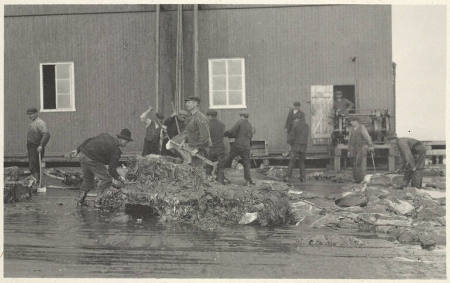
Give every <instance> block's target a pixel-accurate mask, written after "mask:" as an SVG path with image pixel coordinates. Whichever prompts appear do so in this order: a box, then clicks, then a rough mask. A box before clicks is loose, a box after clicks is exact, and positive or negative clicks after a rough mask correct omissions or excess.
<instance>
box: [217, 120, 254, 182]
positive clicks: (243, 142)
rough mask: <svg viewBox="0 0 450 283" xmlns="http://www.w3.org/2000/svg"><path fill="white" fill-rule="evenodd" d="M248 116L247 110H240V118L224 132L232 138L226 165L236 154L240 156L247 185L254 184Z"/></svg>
mask: <svg viewBox="0 0 450 283" xmlns="http://www.w3.org/2000/svg"><path fill="white" fill-rule="evenodd" d="M248 116H249V115H248V112H247V111H243V112H241V113H240V117H241V119H240V120H239V121H237V122H236V124H235V125H234V126H233V128H231V129H230V130H228V131H226V132H225V133H224V135H225V136H226V137H229V138H234V143H233V145H232V146H231V150H230V156H229V157H228V159H227V162H226V165H227V167H230V166H231V163H232V161H233V159H234V158H235V157H236V156H240V157H241V161H242V165H243V166H244V179H245V182H246V185H247V186H248V185H254V184H255V183H254V182H253V180H252V177H251V176H250V148H251V141H252V137H253V134H254V128H253V127H252V125H251V124H250V122H249V121H248Z"/></svg>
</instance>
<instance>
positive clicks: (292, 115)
mask: <svg viewBox="0 0 450 283" xmlns="http://www.w3.org/2000/svg"><path fill="white" fill-rule="evenodd" d="M294 110H295V109H291V110H289V113H288V116H287V118H286V123H285V124H284V128H285V129H286V130H287V131H288V132H289V131H290V130H291V127H292V123H293V122H294V120H295V119H296V118H298V119H300V120H305V113H303V112H302V111H301V110H298V111H297V112H295V113H294Z"/></svg>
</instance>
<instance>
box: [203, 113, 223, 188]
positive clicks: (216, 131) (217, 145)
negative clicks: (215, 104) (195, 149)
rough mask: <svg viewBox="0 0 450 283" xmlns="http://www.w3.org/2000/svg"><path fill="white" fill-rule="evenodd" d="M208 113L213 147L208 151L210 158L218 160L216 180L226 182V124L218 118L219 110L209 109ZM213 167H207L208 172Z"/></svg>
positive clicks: (209, 172)
mask: <svg viewBox="0 0 450 283" xmlns="http://www.w3.org/2000/svg"><path fill="white" fill-rule="evenodd" d="M206 115H207V116H208V118H209V133H210V135H211V143H212V145H211V147H210V148H209V152H208V159H209V160H211V161H218V162H217V169H216V170H217V172H216V174H217V177H216V181H217V182H219V183H221V184H224V182H225V176H224V172H223V168H224V166H225V164H224V163H225V144H224V143H223V137H224V133H225V124H224V123H222V122H220V121H219V120H217V111H216V110H209V111H208V112H207V113H206ZM211 172H212V167H211V166H207V167H206V173H207V174H208V175H210V174H211Z"/></svg>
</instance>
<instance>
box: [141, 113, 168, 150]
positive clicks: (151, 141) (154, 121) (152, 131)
mask: <svg viewBox="0 0 450 283" xmlns="http://www.w3.org/2000/svg"><path fill="white" fill-rule="evenodd" d="M152 111H153V108H152V107H151V106H149V108H148V109H147V110H146V111H145V112H144V113H142V114H141V116H140V117H139V118H140V119H141V121H142V122H143V123H145V129H146V130H145V138H144V146H143V149H142V156H146V155H148V154H159V153H160V138H161V137H160V136H161V130H162V128H161V124H162V119H164V117H163V116H162V115H161V114H160V113H156V114H154V115H151V116H152V118H148V116H149V114H150V113H151V112H152ZM152 114H153V113H152Z"/></svg>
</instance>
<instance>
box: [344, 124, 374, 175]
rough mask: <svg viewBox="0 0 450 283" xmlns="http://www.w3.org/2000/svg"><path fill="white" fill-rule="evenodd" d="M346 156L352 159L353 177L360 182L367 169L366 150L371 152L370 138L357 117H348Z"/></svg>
mask: <svg viewBox="0 0 450 283" xmlns="http://www.w3.org/2000/svg"><path fill="white" fill-rule="evenodd" d="M350 123H351V128H350V136H349V142H348V156H349V157H350V158H351V159H352V160H353V179H354V181H355V182H356V183H361V182H362V181H363V180H364V176H365V175H366V171H367V152H368V151H370V152H373V144H372V138H371V137H370V135H369V133H368V132H367V129H366V127H365V126H364V125H362V124H360V122H359V119H358V118H357V117H352V118H351V119H350Z"/></svg>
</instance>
